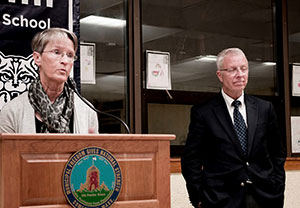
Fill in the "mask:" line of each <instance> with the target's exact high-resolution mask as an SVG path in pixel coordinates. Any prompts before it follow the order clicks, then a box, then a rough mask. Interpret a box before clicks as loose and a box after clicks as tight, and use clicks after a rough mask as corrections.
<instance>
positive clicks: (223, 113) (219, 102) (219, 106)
mask: <svg viewBox="0 0 300 208" xmlns="http://www.w3.org/2000/svg"><path fill="white" fill-rule="evenodd" d="M214 112H215V115H216V117H217V119H218V121H219V122H220V123H221V125H222V126H223V129H224V131H225V132H226V134H227V135H228V137H229V138H230V139H231V141H232V142H233V143H234V145H235V146H236V148H237V150H238V152H239V153H240V155H241V156H243V157H244V154H243V150H242V147H241V144H240V141H239V139H238V138H237V135H236V133H235V130H234V126H233V124H232V120H231V117H230V115H229V112H228V109H227V106H226V103H225V101H224V98H223V96H222V94H221V93H219V96H217V99H216V104H215V106H214Z"/></svg>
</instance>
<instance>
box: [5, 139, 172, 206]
mask: <svg viewBox="0 0 300 208" xmlns="http://www.w3.org/2000/svg"><path fill="white" fill-rule="evenodd" d="M0 137H1V138H0V159H1V163H0V170H1V171H0V174H1V175H0V176H1V186H0V187H1V190H0V193H1V194H0V208H20V207H22V208H38V207H39V208H67V207H70V206H69V205H68V204H67V201H66V199H65V197H64V194H63V192H62V182H61V180H62V172H63V169H64V166H65V164H66V161H67V160H68V158H69V156H70V155H71V154H73V153H74V152H76V151H78V150H80V149H82V148H85V147H89V146H98V147H101V148H104V149H106V150H108V151H110V152H111V153H112V154H113V155H114V156H115V157H116V159H117V160H118V162H119V164H120V166H121V170H122V175H123V184H122V189H121V192H120V196H119V198H118V201H117V202H115V203H114V204H113V205H112V208H129V207H130V208H138V207H143V208H170V140H171V139H174V138H175V136H173V135H169V136H166V135H91V136H89V135H54V134H44V135H40V134H37V135H18V134H14V135H9V134H3V135H0Z"/></svg>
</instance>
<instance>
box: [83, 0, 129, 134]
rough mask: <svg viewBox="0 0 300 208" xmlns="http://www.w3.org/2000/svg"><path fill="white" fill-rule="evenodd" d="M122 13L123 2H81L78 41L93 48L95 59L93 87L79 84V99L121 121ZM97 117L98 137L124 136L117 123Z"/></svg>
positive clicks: (123, 88) (123, 87)
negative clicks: (91, 44) (103, 134)
mask: <svg viewBox="0 0 300 208" xmlns="http://www.w3.org/2000/svg"><path fill="white" fill-rule="evenodd" d="M125 11H126V8H125V4H124V1H119V0H110V1H94V0H84V1H81V2H80V16H81V19H80V41H81V42H86V43H94V44H95V58H96V61H95V64H96V84H82V85H81V92H82V95H83V96H84V97H86V98H87V99H88V100H89V101H90V102H92V103H93V104H94V105H95V107H96V108H98V109H99V110H101V111H105V112H107V113H111V114H114V115H116V116H118V117H120V118H122V119H123V120H126V114H127V113H126V63H125V48H126V46H125V43H126V42H125V32H126V18H125V17H126V15H125ZM81 73H84V71H83V70H81ZM98 116H99V119H100V121H99V122H100V126H99V129H100V132H101V133H112V132H113V133H120V132H125V130H124V129H123V127H122V126H121V125H120V123H119V122H118V121H116V120H114V119H112V118H109V117H105V116H103V115H98Z"/></svg>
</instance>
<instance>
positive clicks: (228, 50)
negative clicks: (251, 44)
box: [217, 48, 246, 70]
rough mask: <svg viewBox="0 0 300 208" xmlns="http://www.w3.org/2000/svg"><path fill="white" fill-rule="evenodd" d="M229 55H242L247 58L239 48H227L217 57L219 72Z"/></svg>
mask: <svg viewBox="0 0 300 208" xmlns="http://www.w3.org/2000/svg"><path fill="white" fill-rule="evenodd" d="M228 54H233V55H242V56H244V57H245V58H246V55H245V54H244V52H243V51H242V50H241V49H239V48H226V49H224V50H222V51H221V52H220V53H219V54H218V57H217V68H218V70H219V69H222V67H223V61H224V57H225V56H226V55H228Z"/></svg>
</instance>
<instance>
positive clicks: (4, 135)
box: [0, 133, 176, 140]
mask: <svg viewBox="0 0 300 208" xmlns="http://www.w3.org/2000/svg"><path fill="white" fill-rule="evenodd" d="M175 138H176V136H175V135H174V134H42V133H37V134H23V133H22V134H19V133H17V134H16V133H2V134H0V140H16V139H17V140H40V139H49V140H59V139H67V140H80V139H89V140H98V139H100V140H122V139H126V140H174V139H175Z"/></svg>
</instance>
